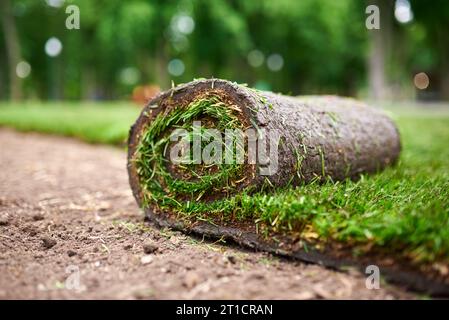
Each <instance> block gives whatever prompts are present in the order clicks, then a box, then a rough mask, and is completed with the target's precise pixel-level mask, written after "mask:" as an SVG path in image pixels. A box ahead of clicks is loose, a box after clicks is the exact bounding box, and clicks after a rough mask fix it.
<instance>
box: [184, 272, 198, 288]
mask: <svg viewBox="0 0 449 320" xmlns="http://www.w3.org/2000/svg"><path fill="white" fill-rule="evenodd" d="M200 280H201V278H200V276H199V275H198V273H196V272H192V271H191V272H187V273H186V275H185V277H184V281H183V284H184V286H186V287H187V288H188V289H192V288H193V287H194V286H196V285H197V284H198V283H199V282H200Z"/></svg>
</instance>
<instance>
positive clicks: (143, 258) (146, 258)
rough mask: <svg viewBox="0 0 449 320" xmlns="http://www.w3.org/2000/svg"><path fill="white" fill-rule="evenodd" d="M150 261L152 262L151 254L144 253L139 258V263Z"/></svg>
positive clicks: (148, 262) (144, 263)
mask: <svg viewBox="0 0 449 320" xmlns="http://www.w3.org/2000/svg"><path fill="white" fill-rule="evenodd" d="M151 262H153V256H150V255H145V256H143V257H142V258H140V263H142V264H143V265H146V264H150V263H151Z"/></svg>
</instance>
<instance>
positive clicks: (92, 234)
mask: <svg viewBox="0 0 449 320" xmlns="http://www.w3.org/2000/svg"><path fill="white" fill-rule="evenodd" d="M0 150H1V151H0V299H17V298H18V299H24V298H32V299H36V298H37V299H48V298H62V299H66V298H70V299H92V298H99V299H107V298H110V299H142V298H145V299H164V298H168V299H176V298H180V299H192V298H198V299H207V298H209V299H227V298H229V299H313V298H344V299H345V298H353V299H394V298H414V296H413V295H411V294H409V293H406V292H404V291H402V290H401V289H399V288H395V287H392V286H387V285H386V284H384V283H381V288H380V289H379V290H368V289H367V288H366V287H365V276H364V275H363V274H360V273H358V272H356V271H348V272H346V273H342V272H335V271H332V270H329V269H325V268H323V267H320V266H317V265H307V264H304V263H300V262H297V261H289V260H283V259H280V258H277V257H274V256H272V255H268V254H265V253H256V252H251V251H246V250H244V249H240V248H239V247H235V246H232V245H225V244H223V243H219V242H218V243H211V242H208V241H205V240H202V239H198V238H192V237H189V236H185V235H183V234H181V233H179V232H175V231H172V230H169V229H164V230H158V229H156V228H154V227H152V226H151V225H149V224H148V223H144V222H143V214H142V213H141V212H140V210H139V209H138V208H137V205H136V204H135V201H134V199H133V197H132V194H131V190H130V188H129V185H128V177H127V173H126V154H125V152H124V151H122V150H118V149H115V148H111V147H105V146H93V145H87V144H84V143H81V142H78V141H76V140H72V139H66V138H59V137H51V136H44V135H39V134H23V133H17V132H14V131H11V130H7V129H0ZM146 252H147V253H146ZM78 276H79V277H78ZM78 279H79V282H78V281H77V280H78ZM74 284H75V285H74ZM76 284H79V285H76Z"/></svg>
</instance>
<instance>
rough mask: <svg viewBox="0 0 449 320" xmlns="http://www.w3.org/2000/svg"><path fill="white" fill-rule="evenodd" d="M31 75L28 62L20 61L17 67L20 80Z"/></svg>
mask: <svg viewBox="0 0 449 320" xmlns="http://www.w3.org/2000/svg"><path fill="white" fill-rule="evenodd" d="M30 73H31V66H30V64H29V63H28V62H26V61H20V62H19V63H18V64H17V66H16V74H17V76H18V77H19V78H22V79H25V78H27V77H28V76H29V75H30Z"/></svg>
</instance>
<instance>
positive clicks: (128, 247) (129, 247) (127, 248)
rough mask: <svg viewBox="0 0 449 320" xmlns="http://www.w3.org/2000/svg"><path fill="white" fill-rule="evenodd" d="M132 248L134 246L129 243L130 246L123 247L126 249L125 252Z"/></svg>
mask: <svg viewBox="0 0 449 320" xmlns="http://www.w3.org/2000/svg"><path fill="white" fill-rule="evenodd" d="M132 247H133V245H132V244H130V243H128V244H125V245H124V246H123V249H125V250H130V249H131V248H132Z"/></svg>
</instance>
